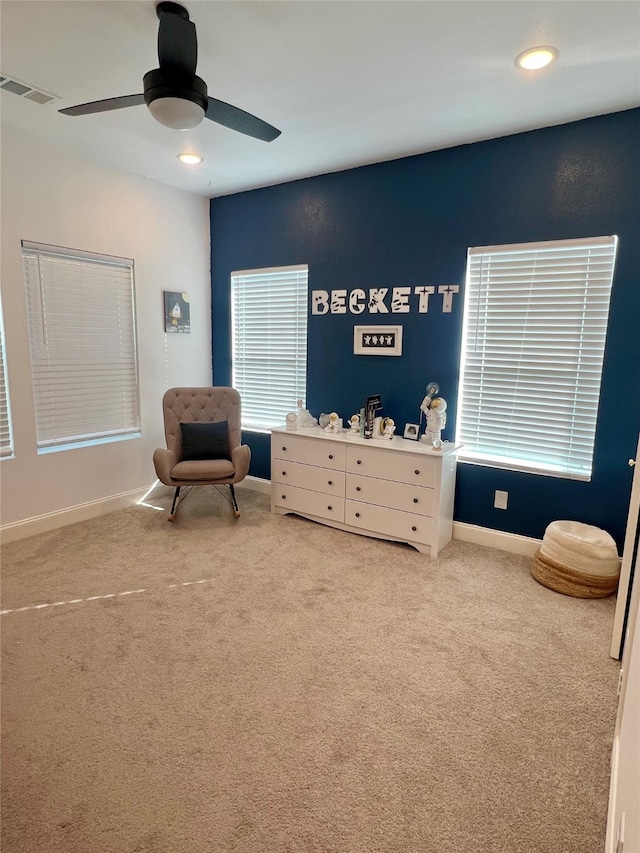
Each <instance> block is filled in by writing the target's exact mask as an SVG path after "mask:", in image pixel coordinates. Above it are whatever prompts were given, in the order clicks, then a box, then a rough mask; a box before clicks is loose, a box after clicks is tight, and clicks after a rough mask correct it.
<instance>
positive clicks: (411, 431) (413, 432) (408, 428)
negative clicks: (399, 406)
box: [404, 424, 420, 441]
mask: <svg viewBox="0 0 640 853" xmlns="http://www.w3.org/2000/svg"><path fill="white" fill-rule="evenodd" d="M419 432H420V425H419V424H405V425H404V437H405V438H409V439H411V441H417V440H418V433H419Z"/></svg>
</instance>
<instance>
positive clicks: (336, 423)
mask: <svg viewBox="0 0 640 853" xmlns="http://www.w3.org/2000/svg"><path fill="white" fill-rule="evenodd" d="M324 431H325V432H340V418H339V417H338V413H337V412H331V414H330V415H329V423H328V424H327V425H326V427H325V428H324Z"/></svg>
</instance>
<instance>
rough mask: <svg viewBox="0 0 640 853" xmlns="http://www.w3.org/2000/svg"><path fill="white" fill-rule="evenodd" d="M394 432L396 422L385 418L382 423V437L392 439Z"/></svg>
mask: <svg viewBox="0 0 640 853" xmlns="http://www.w3.org/2000/svg"><path fill="white" fill-rule="evenodd" d="M395 431H396V422H395V421H394V420H393V418H385V419H384V420H383V421H382V435H383V436H384V437H385V438H393V434H394V432H395Z"/></svg>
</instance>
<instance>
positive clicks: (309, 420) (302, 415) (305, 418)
mask: <svg viewBox="0 0 640 853" xmlns="http://www.w3.org/2000/svg"><path fill="white" fill-rule="evenodd" d="M297 404H298V414H297V418H296V424H297V426H298V429H308V428H309V427H314V426H317V425H318V419H317V418H314V417H313V415H312V414H311V413H310V412H309V410H308V409H303V408H302V400H298V401H297Z"/></svg>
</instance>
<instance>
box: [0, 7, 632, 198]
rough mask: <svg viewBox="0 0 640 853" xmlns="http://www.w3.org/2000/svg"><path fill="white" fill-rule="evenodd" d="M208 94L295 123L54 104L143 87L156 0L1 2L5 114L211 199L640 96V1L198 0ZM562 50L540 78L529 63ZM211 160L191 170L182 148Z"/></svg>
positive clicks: (550, 121) (601, 109)
mask: <svg viewBox="0 0 640 853" xmlns="http://www.w3.org/2000/svg"><path fill="white" fill-rule="evenodd" d="M183 5H185V6H186V8H187V9H188V10H189V13H190V16H191V19H192V20H193V21H194V23H195V25H196V29H197V34H198V48H199V55H198V66H197V73H198V74H199V76H200V77H202V78H203V79H204V80H205V81H206V83H207V85H208V87H209V94H210V95H212V96H214V97H217V98H219V99H221V100H223V101H228V102H230V103H232V104H234V105H235V106H238V107H240V108H242V109H244V110H247V111H248V112H251V113H254V114H255V115H257V116H259V117H260V118H262V119H264V120H265V121H267V122H269V123H270V124H273V125H275V126H276V127H278V128H280V129H281V131H282V135H281V136H280V137H279V138H278V139H277V140H275V141H274V142H271V143H265V142H260V141H257V140H255V139H251V138H249V137H246V136H243V135H241V134H239V133H236V132H234V131H232V130H229V129H227V128H224V127H221V126H219V125H216V124H214V123H213V122H210V121H204V122H203V123H202V124H201V125H200V126H199V127H198V128H196V129H195V130H193V131H183V132H180V131H174V130H169V129H167V128H165V127H162V126H161V125H159V124H157V123H156V122H155V121H154V120H153V119H152V118H151V115H150V114H149V112H148V110H147V109H146V107H144V106H139V107H132V108H129V109H124V110H118V111H114V112H108V113H102V114H100V115H91V116H83V117H74V118H72V117H69V116H62V115H60V114H59V113H58V112H57V110H58V109H60V108H62V107H67V106H71V105H74V104H78V103H84V102H87V101H94V100H98V99H101V98H108V97H114V96H117V95H128V94H133V93H137V92H142V76H143V74H144V73H145V72H146V71H148V70H149V69H151V68H156V67H157V64H158V63H157V52H156V50H157V48H156V39H157V32H158V19H157V17H156V13H155V2H154V0H145V2H138V0H107V1H106V2H105V0H70V1H69V0H44V2H43V1H42V0H19V2H15V0H2V2H1V4H0V15H1V33H2V44H1V47H2V53H1V63H2V67H1V71H2V74H4V75H8V76H10V77H14V78H17V79H19V80H21V81H23V82H24V83H27V84H28V85H30V86H33V87H35V88H41V89H43V90H45V91H46V92H50V93H53V94H56V95H59V96H60V100H59V101H57V102H55V104H53V105H52V104H48V105H39V104H36V103H34V102H32V101H29V100H26V99H25V98H21V97H19V96H17V95H14V94H11V93H8V92H5V91H2V92H1V94H0V98H1V109H2V123H3V125H4V124H7V125H10V126H14V127H18V128H20V129H22V130H24V131H26V132H28V133H33V134H38V135H41V136H42V137H44V138H46V139H47V140H48V142H50V143H54V144H57V145H61V146H63V147H65V148H66V149H68V150H69V151H72V152H73V153H74V154H77V155H81V156H85V157H89V158H92V159H95V160H98V161H101V162H104V163H107V164H109V165H111V166H115V167H118V168H122V169H126V170H129V171H132V172H135V173H137V174H140V175H144V176H146V177H149V178H152V179H154V180H157V181H160V182H162V183H166V184H169V185H171V186H175V187H180V188H182V189H184V190H187V191H190V192H194V193H198V194H201V195H204V196H218V195H225V194H228V193H232V192H237V191H239V190H244V189H252V188H255V187H260V186H266V185H270V184H275V183H280V182H282V181H287V180H293V179H296V178H301V177H306V176H309V175H317V174H322V173H325V172H332V171H338V170H341V169H345V168H349V167H352V166H359V165H363V164H366V163H374V162H379V161H383V160H389V159H393V158H396V157H403V156H406V155H410V154H417V153H421V152H426V151H433V150H436V149H439V148H446V147H450V146H453V145H459V144H462V143H466V142H474V141H477V140H482V139H490V138H494V137H497V136H504V135H507V134H511V133H518V132H520V131H525V130H531V129H534V128H539V127H546V126H549V125H554V124H562V123H564V122H568V121H573V120H576V119H581V118H586V117H589V116H594V115H600V114H603V113H608V112H615V111H618V110H623V109H628V108H631V107H635V106H638V105H640V1H639V0H624V1H623V2H618V0H604V1H603V2H597V0H551V2H545V0H532V1H531V2H530V0H471V2H468V0H285V2H281V0H249V2H245V0H185V2H184V4H183ZM541 44H542V45H552V46H554V47H556V48H557V49H558V51H559V58H558V60H557V62H556V63H555V65H553V66H552V67H550V68H548V69H546V70H544V71H542V72H539V73H538V74H537V75H534V74H533V73H531V72H524V71H521V70H519V69H517V68H516V67H515V65H514V59H515V57H516V56H517V54H519V53H520V52H521V51H523V50H524V49H526V48H528V47H532V46H535V45H541ZM185 150H193V151H196V152H198V153H199V154H201V156H203V157H204V162H203V163H202V164H201V165H200V166H196V167H187V166H184V165H183V164H181V163H179V162H178V160H177V159H176V155H177V154H178V153H179V152H181V151H185Z"/></svg>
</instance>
